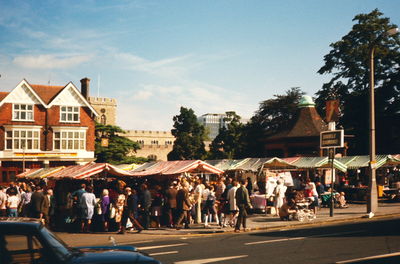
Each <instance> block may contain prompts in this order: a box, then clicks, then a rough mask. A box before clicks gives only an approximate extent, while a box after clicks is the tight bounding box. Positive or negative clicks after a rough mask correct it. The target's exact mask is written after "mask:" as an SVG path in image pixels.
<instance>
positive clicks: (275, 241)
mask: <svg viewBox="0 0 400 264" xmlns="http://www.w3.org/2000/svg"><path fill="white" fill-rule="evenodd" d="M135 246H137V247H138V248H139V249H140V250H141V251H144V252H146V253H148V254H149V255H151V256H153V257H154V258H156V259H158V260H160V261H162V262H163V263H164V264H168V263H175V264H202V263H229V264H235V263H268V264H273V263H296V264H298V263H307V264H313V263H385V264H387V263H400V219H392V220H381V221H371V222H363V223H359V224H344V225H337V226H325V227H317V228H315V227H314V228H310V229H298V230H290V231H281V232H242V233H229V234H216V235H210V236H188V237H181V238H171V239H168V238H165V237H164V238H162V239H156V240H152V241H141V242H140V243H138V244H136V245H135Z"/></svg>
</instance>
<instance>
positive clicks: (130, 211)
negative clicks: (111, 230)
mask: <svg viewBox="0 0 400 264" xmlns="http://www.w3.org/2000/svg"><path fill="white" fill-rule="evenodd" d="M137 208H138V201H137V197H135V195H133V193H132V189H131V188H130V187H126V188H125V202H124V210H123V211H122V220H121V230H120V231H119V232H118V233H119V234H124V233H125V230H126V223H127V222H128V218H129V220H130V221H131V223H132V225H133V226H134V227H135V228H136V229H137V230H138V233H140V232H141V231H142V230H143V227H142V225H141V224H140V223H139V222H138V220H136V217H135V214H136V213H137Z"/></svg>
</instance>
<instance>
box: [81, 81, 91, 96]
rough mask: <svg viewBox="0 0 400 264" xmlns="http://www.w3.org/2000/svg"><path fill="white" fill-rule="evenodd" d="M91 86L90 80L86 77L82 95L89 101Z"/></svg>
mask: <svg viewBox="0 0 400 264" xmlns="http://www.w3.org/2000/svg"><path fill="white" fill-rule="evenodd" d="M89 84H90V79H89V78H87V77H85V78H83V79H82V80H81V94H82V95H83V97H85V99H86V100H87V99H89Z"/></svg>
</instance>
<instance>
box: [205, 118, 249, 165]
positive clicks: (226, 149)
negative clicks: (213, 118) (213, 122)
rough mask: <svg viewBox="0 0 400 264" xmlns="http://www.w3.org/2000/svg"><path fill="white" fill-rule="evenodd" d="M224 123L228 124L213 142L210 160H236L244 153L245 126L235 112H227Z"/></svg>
mask: <svg viewBox="0 0 400 264" xmlns="http://www.w3.org/2000/svg"><path fill="white" fill-rule="evenodd" d="M225 114H226V117H225V118H224V122H225V123H226V124H227V125H226V126H223V127H222V128H220V129H219V133H218V135H217V137H216V138H215V139H214V140H213V141H212V142H211V146H210V152H209V155H208V158H210V159H234V158H240V154H241V152H242V148H243V147H242V133H243V127H244V126H243V124H242V123H241V122H240V116H238V115H237V114H236V113H235V112H226V113H225Z"/></svg>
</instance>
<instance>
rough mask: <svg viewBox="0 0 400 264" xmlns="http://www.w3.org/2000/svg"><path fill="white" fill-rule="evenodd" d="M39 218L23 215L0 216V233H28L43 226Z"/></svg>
mask: <svg viewBox="0 0 400 264" xmlns="http://www.w3.org/2000/svg"><path fill="white" fill-rule="evenodd" d="M42 226H43V225H42V223H41V222H40V221H39V219H35V218H23V217H0V234H26V233H32V232H37V231H38V230H39V229H41V228H42Z"/></svg>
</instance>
